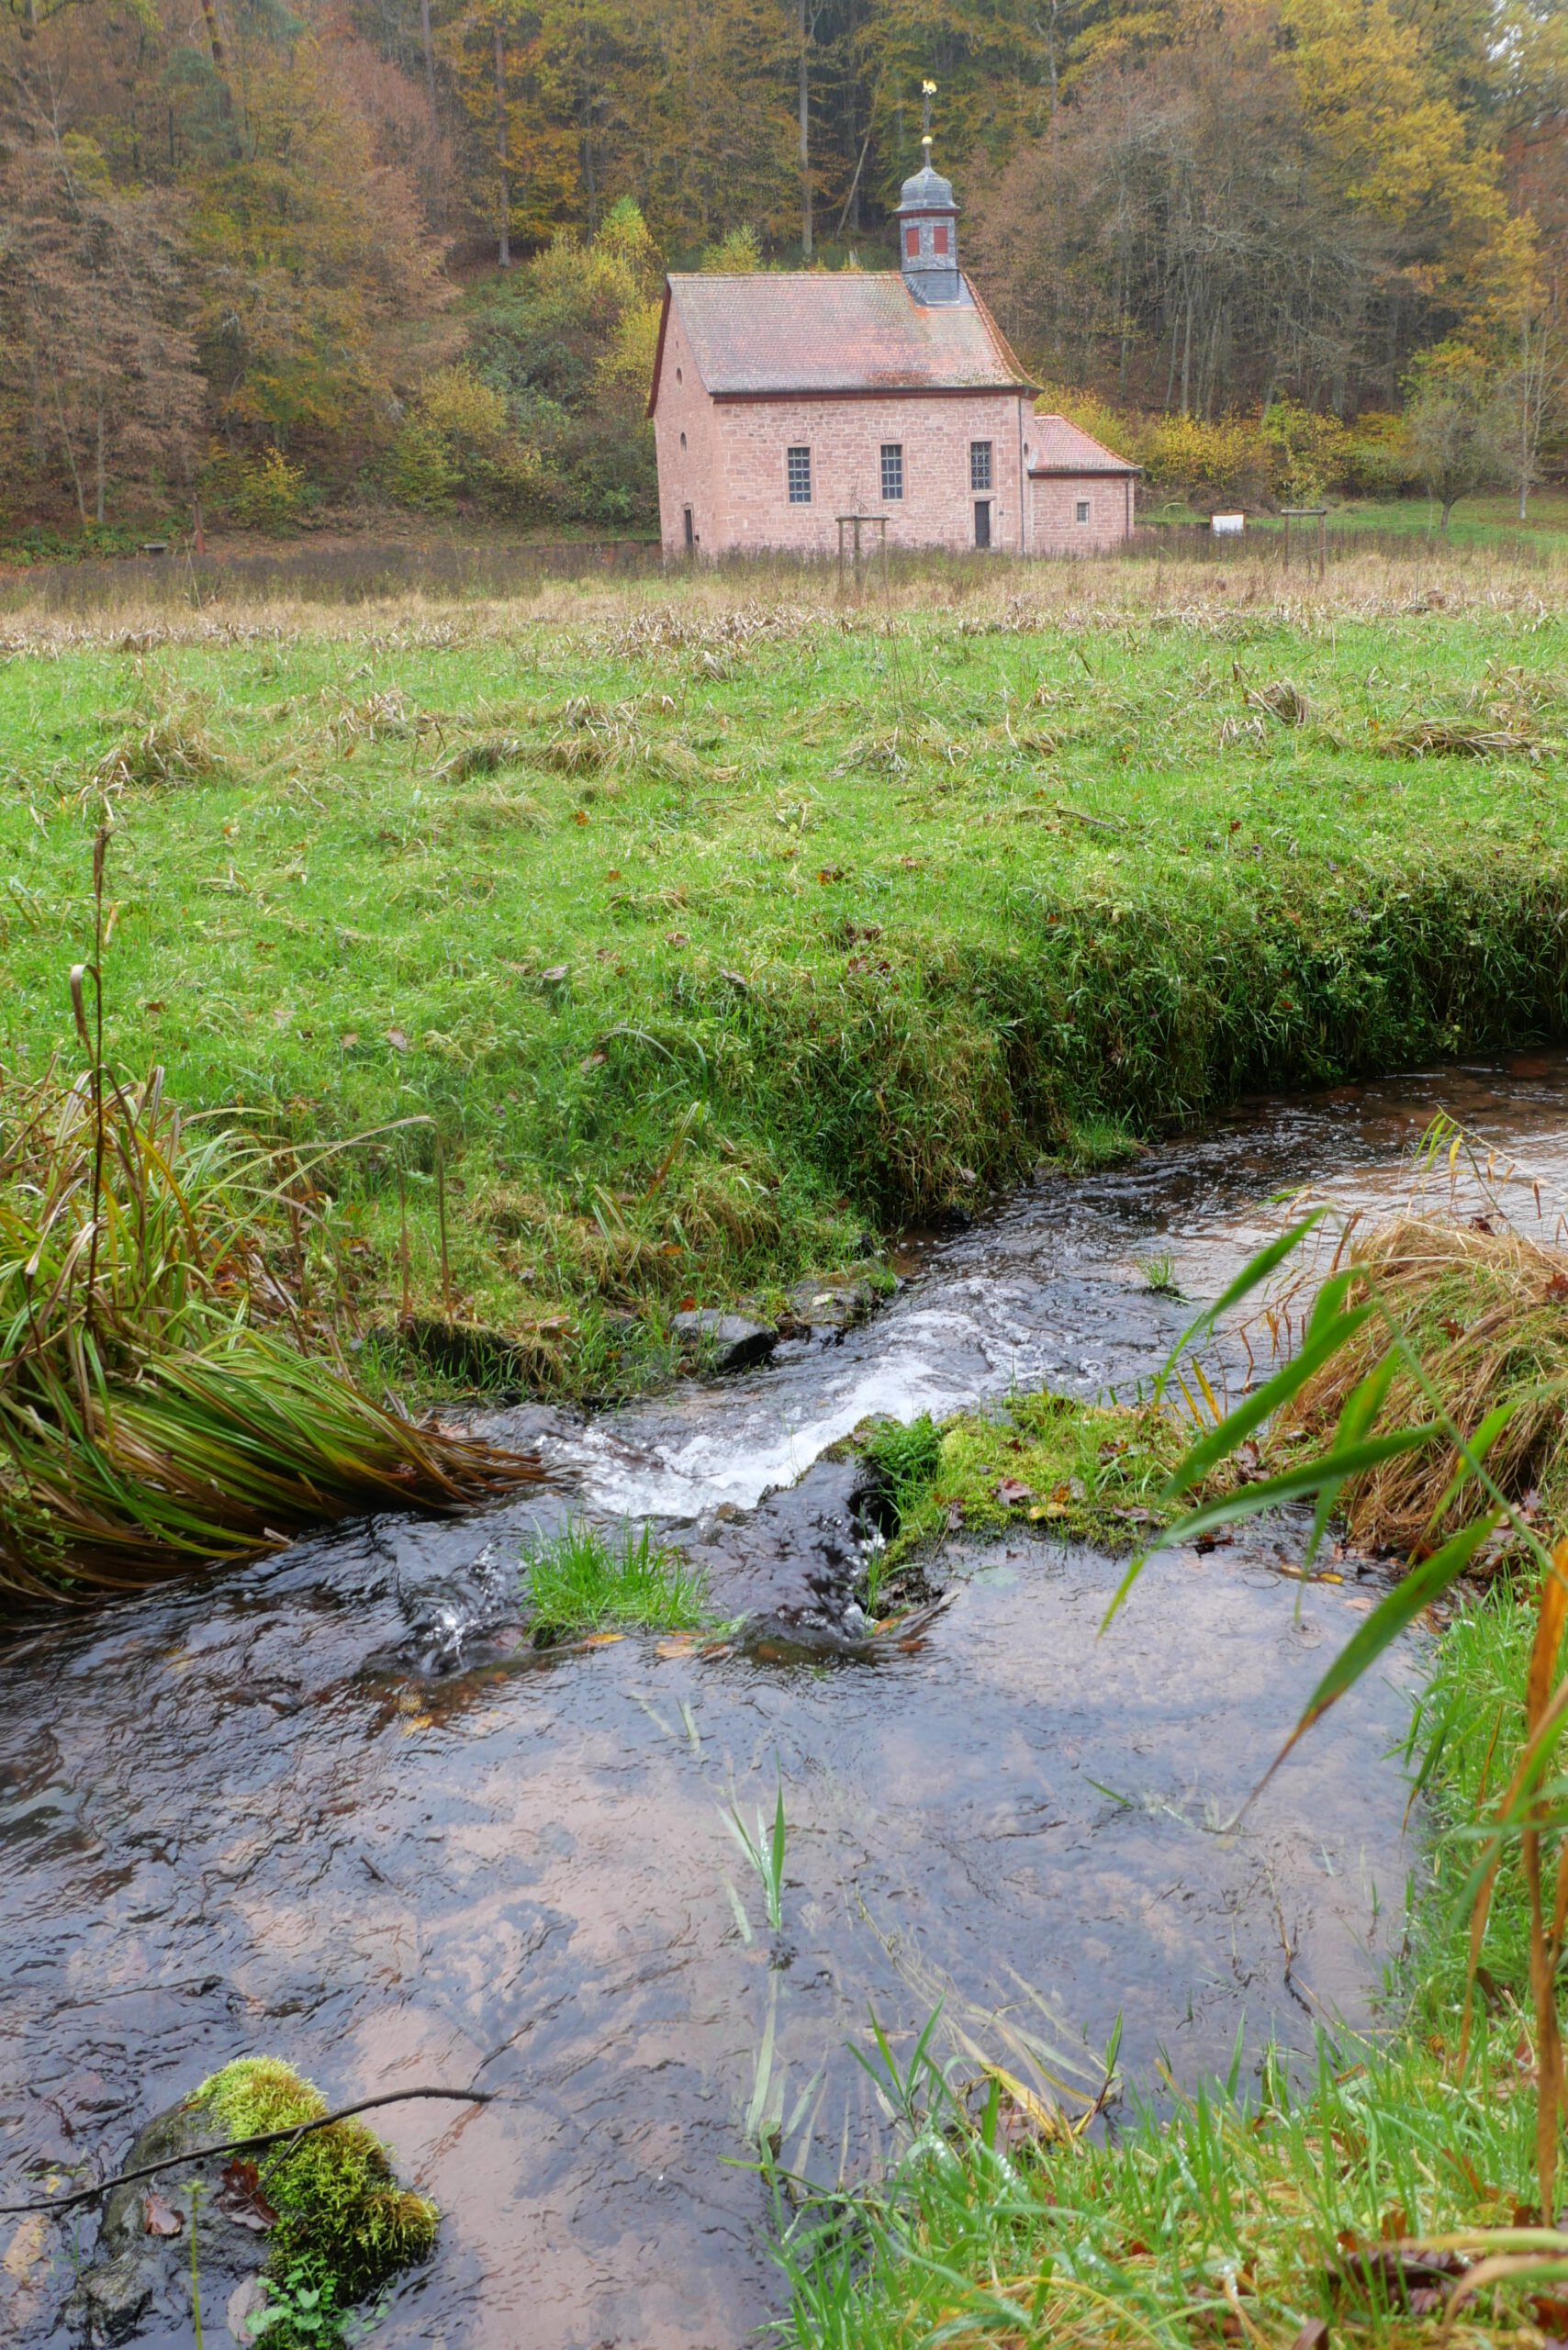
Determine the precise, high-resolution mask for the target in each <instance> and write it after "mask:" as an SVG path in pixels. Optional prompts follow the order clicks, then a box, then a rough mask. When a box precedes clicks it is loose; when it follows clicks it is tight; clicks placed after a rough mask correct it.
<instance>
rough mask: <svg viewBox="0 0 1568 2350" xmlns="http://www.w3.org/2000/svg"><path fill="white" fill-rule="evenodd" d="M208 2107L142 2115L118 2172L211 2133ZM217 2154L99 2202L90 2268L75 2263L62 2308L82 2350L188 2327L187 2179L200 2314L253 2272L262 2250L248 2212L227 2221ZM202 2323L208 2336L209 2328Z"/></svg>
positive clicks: (201, 2141) (185, 2149) (218, 2305)
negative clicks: (194, 2189) (194, 2193)
mask: <svg viewBox="0 0 1568 2350" xmlns="http://www.w3.org/2000/svg"><path fill="white" fill-rule="evenodd" d="M219 2134H220V2132H218V2130H217V2128H216V2127H215V2125H214V2122H213V2121H212V2117H211V2116H210V2115H209V2114H206V2113H200V2112H197V2111H196V2110H194V2109H192V2108H191V2107H189V2106H185V2105H178V2106H175V2107H174V2108H173V2109H171V2110H170V2111H169V2112H167V2113H161V2114H160V2115H159V2116H158V2118H157V2120H156V2121H150V2122H149V2123H148V2125H147V2127H146V2129H145V2130H143V2131H142V2132H141V2133H140V2136H139V2137H138V2138H137V2140H136V2141H135V2143H134V2144H133V2145H132V2146H131V2147H130V2148H129V2151H128V2152H127V2154H126V2156H125V2159H124V2161H123V2162H122V2164H121V2165H120V2167H121V2169H122V2170H137V2169H139V2168H140V2166H141V2165H143V2164H145V2163H154V2162H162V2161H163V2160H165V2159H166V2158H167V2157H168V2156H169V2155H171V2154H188V2153H189V2152H190V2151H191V2150H192V2149H193V2148H195V2147H197V2146H206V2145H210V2144H211V2143H212V2141H213V2139H214V2138H215V2137H216V2136H218V2135H219ZM229 2159H230V2158H229V2157H228V2156H227V2155H213V2156H209V2157H208V2159H207V2161H205V2162H193V2163H189V2164H183V2165H181V2167H180V2168H179V2169H177V2170H170V2171H163V2172H160V2173H159V2174H158V2176H157V2177H153V2178H149V2179H140V2180H137V2181H135V2182H134V2183H133V2184H131V2185H129V2186H127V2187H119V2188H116V2189H115V2191H114V2193H113V2194H112V2195H111V2196H110V2197H109V2199H108V2200H107V2202H106V2204H105V2206H104V2216H103V2221H102V2224H101V2226H100V2228H99V2231H98V2242H97V2247H96V2250H95V2255H94V2258H93V2261H92V2265H91V2266H89V2267H87V2268H85V2269H84V2270H83V2272H82V2274H81V2276H80V2277H79V2278H78V2280H77V2283H76V2287H75V2289H74V2290H73V2293H72V2295H71V2298H70V2300H68V2301H67V2302H66V2305H65V2310H64V2312H63V2316H64V2323H65V2326H66V2328H67V2338H68V2339H69V2340H71V2341H72V2342H73V2343H76V2344H82V2345H83V2346H84V2350H87V2345H91V2350H99V2346H100V2345H107V2344H113V2343H121V2342H138V2341H143V2340H157V2341H163V2340H166V2339H168V2338H170V2337H171V2336H173V2337H174V2339H176V2340H183V2339H185V2337H186V2335H187V2334H188V2333H189V2332H190V2326H191V2241H190V2230H191V2194H190V2189H191V2183H192V2181H193V2180H195V2181H196V2183H197V2185H198V2187H199V2188H200V2190H201V2192H200V2193H199V2195H198V2198H197V2204H196V2270H197V2274H198V2276H199V2277H200V2280H201V2291H202V2302H203V2309H204V2312H205V2313H207V2316H208V2318H209V2320H210V2319H211V2318H212V2317H214V2316H216V2314H217V2312H218V2311H221V2310H222V2309H223V2308H224V2307H225V2306H226V2305H227V2304H228V2303H229V2302H230V2300H232V2299H233V2298H234V2297H235V2296H236V2295H237V2294H238V2293H239V2291H240V2288H241V2286H242V2285H244V2284H245V2283H246V2282H247V2280H248V2279H251V2278H253V2277H256V2275H257V2274H258V2272H259V2271H260V2269H261V2266H262V2264H263V2261H264V2259H265V2257H266V2250H265V2236H264V2233H262V2232H261V2231H259V2230H258V2228H257V2226H256V2224H255V2220H254V2217H253V2215H252V2216H251V2217H250V2218H249V2219H245V2220H242V2219H237V2218H235V2217H232V2216H231V2215H230V2212H229V2211H227V2210H225V2209H224V2204H225V2202H226V2201H228V2202H230V2203H233V2202H234V2199H233V2198H232V2197H228V2198H226V2197H224V2196H223V2195H222V2193H221V2191H220V2190H221V2188H222V2186H223V2172H224V2169H225V2167H226V2165H228V2162H229ZM216 2331H217V2329H216V2326H212V2325H210V2324H209V2328H208V2332H209V2338H210V2336H211V2335H212V2334H214V2333H216Z"/></svg>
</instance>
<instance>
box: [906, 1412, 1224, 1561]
mask: <svg viewBox="0 0 1568 2350" xmlns="http://www.w3.org/2000/svg"><path fill="white" fill-rule="evenodd" d="M1190 1441H1191V1431H1190V1430H1183V1428H1182V1427H1181V1425H1180V1424H1179V1423H1178V1422H1177V1421H1176V1420H1174V1419H1172V1418H1171V1417H1170V1416H1169V1415H1168V1414H1166V1413H1164V1412H1161V1411H1158V1410H1156V1409H1155V1408H1154V1407H1152V1406H1151V1405H1141V1406H1137V1407H1134V1406H1129V1405H1125V1404H1083V1403H1080V1402H1079V1401H1078V1400H1077V1399H1076V1398H1075V1397H1073V1396H1070V1395H1058V1394H1054V1393H1052V1392H1051V1391H1050V1390H1049V1389H1045V1390H1042V1391H1041V1392H1040V1393H1037V1394H1032V1395H1014V1396H1011V1397H1009V1399H1008V1401H1007V1404H1006V1405H1005V1407H1004V1408H1003V1409H1002V1411H1000V1412H997V1413H979V1412H960V1413H959V1414H958V1415H957V1416H956V1417H955V1418H953V1419H950V1420H946V1421H944V1422H943V1423H942V1425H941V1426H940V1427H938V1426H936V1425H935V1423H934V1422H933V1421H932V1420H930V1419H929V1418H925V1417H923V1418H921V1419H918V1420H915V1421H913V1422H912V1423H911V1424H910V1425H909V1426H908V1427H898V1426H895V1425H893V1424H891V1423H890V1424H889V1425H887V1426H886V1427H879V1428H876V1429H874V1430H873V1431H872V1432H871V1434H870V1435H869V1437H868V1438H867V1439H866V1445H865V1449H866V1453H867V1457H868V1459H869V1460H872V1461H873V1462H874V1463H875V1464H876V1466H877V1468H878V1470H879V1472H880V1475H881V1479H882V1484H883V1490H884V1492H885V1494H886V1495H887V1498H888V1500H889V1502H890V1504H891V1506H892V1513H893V1516H894V1519H895V1525H894V1530H893V1532H892V1535H891V1539H890V1542H889V1545H888V1549H887V1551H886V1552H885V1554H884V1566H885V1568H891V1567H894V1566H897V1565H898V1564H899V1562H900V1561H902V1559H904V1558H906V1557H907V1556H908V1555H909V1553H910V1552H911V1551H912V1550H914V1549H915V1548H917V1547H918V1546H919V1545H920V1544H922V1543H924V1542H928V1541H932V1540H934V1539H935V1538H936V1536H938V1535H939V1534H943V1533H946V1532H948V1531H957V1530H958V1528H959V1527H963V1528H964V1529H966V1530H967V1531H969V1532H971V1533H986V1532H1000V1531H1001V1529H1002V1527H1005V1526H1009V1525H1016V1524H1019V1523H1025V1524H1033V1525H1038V1526H1041V1527H1045V1528H1047V1529H1048V1530H1049V1531H1050V1532H1052V1533H1057V1534H1062V1535H1066V1536H1069V1537H1070V1538H1071V1539H1074V1540H1078V1541H1084V1542H1094V1543H1097V1544H1099V1545H1100V1547H1101V1548H1102V1549H1105V1550H1115V1549H1118V1548H1125V1547H1126V1545H1127V1544H1129V1543H1131V1542H1135V1541H1141V1540H1143V1539H1146V1537H1147V1536H1148V1534H1149V1533H1151V1532H1152V1531H1154V1530H1155V1528H1157V1527H1159V1526H1160V1525H1162V1524H1163V1523H1164V1522H1165V1521H1166V1520H1167V1519H1168V1518H1169V1517H1170V1516H1171V1515H1172V1513H1171V1511H1170V1509H1169V1508H1166V1507H1163V1506H1162V1505H1161V1504H1160V1501H1159V1495H1160V1494H1161V1492H1162V1491H1163V1489H1164V1486H1165V1483H1166V1481H1167V1479H1168V1478H1169V1477H1170V1472H1171V1471H1172V1469H1173V1468H1174V1467H1175V1465H1176V1463H1177V1461H1178V1460H1181V1458H1182V1453H1183V1452H1184V1451H1185V1450H1186V1449H1187V1446H1188V1444H1189V1442H1190Z"/></svg>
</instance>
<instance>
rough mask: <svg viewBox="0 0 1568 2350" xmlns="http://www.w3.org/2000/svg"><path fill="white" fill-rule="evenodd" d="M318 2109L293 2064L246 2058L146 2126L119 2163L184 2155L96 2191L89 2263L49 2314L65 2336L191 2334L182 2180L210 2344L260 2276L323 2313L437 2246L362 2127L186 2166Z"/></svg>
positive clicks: (270, 2335)
mask: <svg viewBox="0 0 1568 2350" xmlns="http://www.w3.org/2000/svg"><path fill="white" fill-rule="evenodd" d="M328 2110H329V2107H328V2104H327V2100H326V2099H325V2098H323V2097H322V2095H321V2093H320V2091H319V2089H318V2088H316V2087H314V2086H313V2084H312V2083H311V2082H309V2081H308V2080H305V2079H303V2078H302V2077H301V2076H300V2075H299V2074H298V2073H297V2072H296V2071H295V2070H294V2069H293V2067H292V2066H291V2065H286V2064H284V2063H282V2062H281V2061H280V2060H279V2059H278V2058H276V2057H273V2056H246V2057H241V2058H240V2059H239V2060H238V2061H237V2062H236V2063H234V2064H232V2065H226V2066H225V2067H224V2069H223V2071H222V2072H220V2073H215V2074H214V2075H213V2076H212V2077H211V2079H210V2080H207V2081H204V2082H203V2083H202V2086H201V2087H200V2088H199V2089H197V2090H196V2094H195V2095H194V2096H193V2097H189V2098H185V2099H184V2101H183V2102H182V2103H181V2104H179V2105H177V2106H175V2107H174V2108H173V2109H171V2110H170V2111H168V2112H166V2113H162V2114H159V2115H158V2116H157V2117H156V2118H155V2119H154V2120H153V2121H150V2122H149V2123H148V2124H147V2125H146V2127H145V2128H144V2129H143V2130H142V2131H141V2132H140V2133H139V2135H138V2137H137V2139H136V2141H135V2143H134V2144H133V2145H132V2146H131V2147H130V2148H129V2152H128V2153H127V2154H126V2156H125V2160H124V2163H123V2165H122V2167H123V2168H124V2169H127V2170H134V2169H137V2168H139V2167H140V2166H141V2165H144V2164H147V2163H154V2162H162V2161H166V2160H168V2159H169V2158H170V2157H171V2156H182V2157H183V2156H187V2155H188V2156H191V2157H192V2159H191V2160H189V2161H188V2162H187V2161H181V2163H180V2164H179V2166H178V2167H177V2168H172V2169H170V2170H167V2171H165V2172H162V2173H161V2174H159V2175H158V2176H156V2177H152V2178H150V2179H143V2180H139V2181H137V2182H136V2183H135V2184H134V2185H129V2186H126V2187H121V2188H117V2189H116V2190H115V2192H114V2193H113V2194H112V2195H111V2196H110V2197H109V2198H108V2200H107V2202H106V2205H105V2209H104V2216H103V2222H102V2225H101V2228H100V2230H99V2235H98V2243H97V2247H96V2252H95V2258H94V2260H93V2262H92V2265H91V2266H89V2267H88V2268H86V2269H84V2271H83V2273H82V2276H81V2277H80V2279H79V2280H78V2283H77V2286H76V2288H75V2290H74V2291H73V2294H72V2296H71V2298H70V2300H69V2302H68V2303H67V2305H66V2308H65V2310H64V2311H63V2312H62V2316H63V2319H64V2322H65V2323H66V2326H67V2327H68V2329H69V2331H70V2333H72V2334H73V2336H74V2338H75V2339H76V2340H78V2341H80V2342H83V2343H86V2344H109V2343H119V2342H134V2341H136V2340H138V2339H140V2338H142V2337H144V2336H146V2335H147V2334H148V2333H149V2331H150V2330H151V2332H152V2333H154V2334H155V2335H156V2336H157V2338H158V2339H159V2340H161V2341H162V2340H169V2339H175V2340H178V2339H181V2338H184V2336H185V2333H186V2329H187V2328H189V2327H190V2325H191V2282H190V2276H191V2243H190V2226H191V2211H192V2201H193V2198H192V2188H193V2187H194V2188H196V2196H195V2210H196V2269H197V2274H198V2277H199V2278H200V2284H201V2293H202V2302H203V2313H204V2320H205V2325H204V2331H205V2333H206V2336H207V2339H208V2340H209V2341H212V2340H218V2341H221V2340H223V2339H225V2334H224V2324H223V2321H224V2315H225V2311H226V2309H230V2310H232V2309H234V2308H236V2307H237V2306H239V2305H240V2304H241V2303H242V2304H243V2307H244V2308H245V2309H249V2308H252V2307H259V2306H260V2305H261V2299H262V2296H263V2286H262V2284H261V2283H260V2281H259V2280H260V2279H261V2278H263V2277H264V2278H266V2279H268V2280H270V2281H272V2282H274V2284H276V2285H278V2286H279V2287H280V2288H281V2287H283V2286H285V2285H287V2286H288V2287H289V2288H291V2289H293V2290H297V2289H298V2288H299V2287H301V2286H302V2285H303V2286H304V2287H305V2288H307V2289H308V2291H309V2292H311V2294H312V2295H313V2296H314V2300H315V2306H316V2307H317V2308H318V2309H319V2311H321V2312H322V2314H323V2315H325V2316H327V2317H328V2318H329V2319H333V2318H337V2317H341V2316H342V2315H343V2314H344V2313H346V2312H347V2311H349V2310H350V2309H352V2308H353V2304H354V2303H355V2302H357V2301H362V2300H364V2299H366V2298H367V2297H368V2296H369V2295H371V2294H373V2293H375V2291H376V2289H377V2288H379V2287H381V2286H383V2285H385V2284H386V2282H387V2281H388V2279H389V2278H390V2277H393V2276H395V2275H396V2274H397V2272H398V2269H400V2268H405V2267H408V2266H410V2265H411V2264H412V2263H414V2262H416V2261H420V2260H423V2259H425V2258H426V2257H427V2256H428V2255H429V2254H430V2253H431V2250H432V2249H433V2247H434V2244H435V2236H436V2227H437V2221H438V2214H437V2211H436V2208H435V2205H434V2204H433V2203H431V2201H430V2200H429V2199H427V2198H426V2197H424V2196H422V2195H416V2194H414V2193H412V2192H411V2191H410V2190H409V2188H404V2187H401V2186H399V2185H398V2177H397V2174H396V2172H395V2171H394V2169H393V2167H392V2160H391V2156H390V2154H388V2152H387V2150H386V2147H385V2146H384V2145H383V2144H382V2143H381V2141H380V2139H379V2138H377V2137H376V2136H375V2133H374V2132H372V2131H370V2130H367V2129H366V2128H365V2126H364V2123H363V2122H361V2121H334V2122H333V2123H332V2124H331V2126H330V2128H329V2129H325V2130H313V2131H311V2132H309V2134H308V2136H307V2137H304V2138H301V2139H300V2140H299V2141H298V2143H297V2144H296V2145H292V2146H291V2145H288V2144H286V2143H285V2144H284V2145H283V2146H281V2147H268V2148H263V2149H262V2150H260V2151H258V2152H257V2154H254V2155H253V2156H252V2155H247V2154H233V2155H230V2154H221V2155H210V2156H208V2157H207V2158H206V2159H205V2160H202V2159H199V2158H198V2157H197V2150H198V2149H199V2148H201V2147H203V2146H209V2145H212V2144H213V2143H215V2142H218V2141H220V2140H230V2139H234V2138H245V2137H252V2136H261V2135H263V2134H264V2133H265V2132H268V2131H272V2130H286V2129H288V2128H290V2127H293V2126H295V2125H297V2124H298V2123H300V2122H303V2121H317V2120H319V2118H320V2116H321V2115H323V2114H324V2113H326V2112H327V2111H328ZM236 2295H238V2296H239V2302H238V2303H237V2302H236V2300H235V2298H234V2297H235V2296H236ZM230 2331H232V2328H231V2329H230ZM246 2331H248V2329H246ZM235 2338H237V2339H243V2338H244V2333H241V2334H240V2335H237V2336H236V2337H235ZM260 2338H261V2339H262V2340H263V2341H265V2342H266V2343H268V2344H273V2343H276V2344H280V2345H285V2344H293V2343H295V2342H296V2340H297V2338H299V2337H297V2335H296V2333H295V2332H294V2330H293V2329H292V2328H291V2327H289V2326H288V2325H286V2324H282V2325H273V2326H268V2327H267V2328H266V2329H265V2330H264V2332H263V2334H262V2336H261V2337H260ZM313 2338H316V2339H319V2340H320V2341H322V2342H327V2341H335V2340H336V2339H337V2333H336V2329H335V2327H333V2328H332V2329H331V2330H330V2331H327V2330H324V2329H321V2328H319V2327H318V2328H317V2329H316V2331H315V2333H314V2335H313Z"/></svg>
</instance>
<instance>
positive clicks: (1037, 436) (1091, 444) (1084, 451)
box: [1029, 416, 1142, 474]
mask: <svg viewBox="0 0 1568 2350" xmlns="http://www.w3.org/2000/svg"><path fill="white" fill-rule="evenodd" d="M1141 470H1142V468H1141V467H1140V466H1138V465H1134V464H1129V463H1128V462H1127V460H1126V457H1118V456H1117V455H1116V453H1115V452H1114V450H1113V449H1107V448H1106V446H1105V444H1104V442H1103V441H1096V440H1095V438H1094V436H1093V434H1092V433H1090V432H1084V431H1081V429H1080V428H1079V426H1077V425H1076V424H1070V423H1069V422H1068V420H1067V419H1066V417H1065V416H1037V417H1036V419H1035V420H1034V422H1033V424H1032V425H1031V426H1030V428H1029V471H1030V472H1031V474H1136V473H1138V472H1141Z"/></svg>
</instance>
